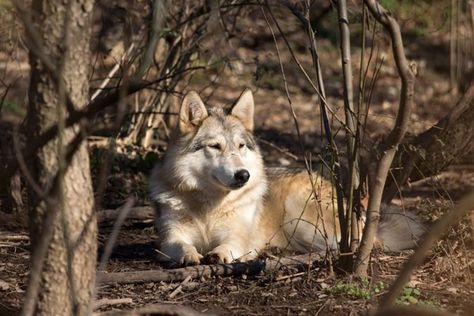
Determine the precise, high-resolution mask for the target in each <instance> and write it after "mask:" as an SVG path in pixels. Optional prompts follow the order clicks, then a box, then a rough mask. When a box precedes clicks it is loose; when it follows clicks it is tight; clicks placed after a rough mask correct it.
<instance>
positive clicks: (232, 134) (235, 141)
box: [162, 90, 264, 192]
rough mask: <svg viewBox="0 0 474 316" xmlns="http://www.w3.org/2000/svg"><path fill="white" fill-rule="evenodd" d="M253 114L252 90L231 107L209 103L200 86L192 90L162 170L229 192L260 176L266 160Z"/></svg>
mask: <svg viewBox="0 0 474 316" xmlns="http://www.w3.org/2000/svg"><path fill="white" fill-rule="evenodd" d="M253 114H254V101H253V96H252V92H251V91H250V90H246V91H244V92H243V93H242V95H241V96H240V98H239V100H238V101H237V102H236V103H235V105H234V106H232V107H231V108H230V109H229V110H224V109H223V108H206V106H205V105H204V103H203V101H202V100H201V98H200V97H199V95H198V94H197V93H196V92H194V91H191V92H189V93H188V94H186V96H185V97H184V99H183V103H182V105H181V109H180V112H179V122H178V126H177V130H176V131H175V137H174V139H173V141H171V143H170V145H169V147H168V151H167V154H166V158H165V162H164V164H163V167H162V170H163V171H165V172H168V174H170V175H171V176H172V177H173V178H174V179H173V180H174V182H176V181H177V183H175V185H177V188H179V189H183V190H202V191H214V192H215V191H223V192H225V191H231V190H237V189H240V188H242V187H244V186H246V185H247V186H248V185H250V184H251V183H252V182H255V181H258V180H260V179H259V178H261V177H263V176H264V175H263V163H262V158H261V156H260V153H259V150H258V147H257V145H256V143H255V140H254V139H253V135H252V131H253V127H254V122H253ZM166 169H167V170H166Z"/></svg>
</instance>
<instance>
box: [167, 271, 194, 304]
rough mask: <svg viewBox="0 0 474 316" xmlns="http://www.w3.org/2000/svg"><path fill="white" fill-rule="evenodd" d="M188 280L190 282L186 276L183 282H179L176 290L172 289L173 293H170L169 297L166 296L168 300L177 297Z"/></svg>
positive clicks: (189, 277)
mask: <svg viewBox="0 0 474 316" xmlns="http://www.w3.org/2000/svg"><path fill="white" fill-rule="evenodd" d="M190 280H191V276H190V275H188V276H187V277H186V278H185V279H184V280H183V282H181V283H180V284H179V285H178V286H177V287H176V289H174V291H173V292H171V293H170V295H168V297H169V298H173V297H175V296H176V295H178V294H179V293H180V292H181V291H182V290H183V286H184V285H186V283H188V282H189V281H190Z"/></svg>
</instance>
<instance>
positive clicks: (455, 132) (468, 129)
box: [384, 85, 474, 202]
mask: <svg viewBox="0 0 474 316" xmlns="http://www.w3.org/2000/svg"><path fill="white" fill-rule="evenodd" d="M473 122H474V85H471V87H470V88H469V89H468V90H467V91H466V93H465V94H464V95H463V97H462V98H461V99H460V100H459V102H458V103H457V104H456V106H455V107H454V109H453V110H452V111H451V112H450V113H449V114H448V115H447V116H445V117H444V118H442V119H441V120H440V121H439V122H438V123H437V124H435V125H434V126H433V127H431V128H430V129H428V130H427V131H425V132H423V133H421V134H419V135H418V136H415V137H414V138H412V139H410V140H407V141H405V142H404V143H403V145H402V146H400V149H399V150H398V152H397V155H396V157H395V160H394V164H393V165H392V173H393V175H394V178H395V179H396V184H395V183H394V182H393V178H389V180H390V182H389V183H388V185H387V186H386V188H385V192H384V201H386V202H388V201H390V200H392V198H393V197H394V196H395V195H396V194H397V193H398V188H399V187H401V186H403V185H404V184H405V183H406V182H407V181H408V180H410V181H417V180H420V179H423V178H427V177H430V176H434V175H436V174H438V173H439V172H441V171H443V170H444V169H445V168H447V167H448V166H449V165H450V164H451V163H453V161H454V160H456V159H458V158H461V157H462V156H463V155H465V154H468V153H469V152H471V151H472V150H474V124H473Z"/></svg>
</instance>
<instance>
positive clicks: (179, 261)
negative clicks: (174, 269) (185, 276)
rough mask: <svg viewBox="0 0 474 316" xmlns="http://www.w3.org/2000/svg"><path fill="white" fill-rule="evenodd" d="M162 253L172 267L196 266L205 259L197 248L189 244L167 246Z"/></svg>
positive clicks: (163, 247)
mask: <svg viewBox="0 0 474 316" xmlns="http://www.w3.org/2000/svg"><path fill="white" fill-rule="evenodd" d="M161 252H162V253H163V257H165V259H164V261H168V264H169V265H170V266H177V265H179V266H182V265H196V264H199V263H200V262H201V259H202V258H203V256H202V255H201V254H200V253H199V252H198V251H197V250H196V247H194V246H192V245H188V244H165V245H163V246H162V248H161Z"/></svg>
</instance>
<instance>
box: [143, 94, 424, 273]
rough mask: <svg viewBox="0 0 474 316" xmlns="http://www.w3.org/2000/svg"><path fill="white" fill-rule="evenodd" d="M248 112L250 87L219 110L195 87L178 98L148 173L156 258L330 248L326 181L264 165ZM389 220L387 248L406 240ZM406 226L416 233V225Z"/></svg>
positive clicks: (330, 193) (333, 220) (221, 258)
mask: <svg viewBox="0 0 474 316" xmlns="http://www.w3.org/2000/svg"><path fill="white" fill-rule="evenodd" d="M253 113H254V104H253V97H252V94H251V92H250V90H247V91H245V92H244V93H243V94H242V96H241V97H240V99H239V100H238V101H237V103H236V105H234V106H233V107H232V108H231V109H230V110H229V111H227V112H226V111H225V110H224V109H222V108H206V107H205V105H204V104H203V102H202V101H201V99H200V97H199V95H198V94H197V93H195V92H190V93H188V94H187V95H186V97H185V98H184V100H183V104H182V106H181V109H180V117H179V123H178V126H177V128H176V130H175V134H174V136H173V139H172V140H171V142H170V144H169V147H168V150H167V153H166V155H165V158H164V160H163V162H162V163H161V164H160V165H158V166H157V167H156V168H155V169H154V171H153V173H152V175H151V179H150V193H151V198H152V200H153V201H154V202H155V203H156V205H157V217H156V226H157V229H158V235H159V238H160V241H159V248H160V252H161V253H162V259H164V260H168V261H171V262H174V263H177V264H197V263H199V262H201V261H202V259H203V258H204V256H206V258H207V260H208V261H211V262H225V263H227V262H232V261H234V260H241V261H245V260H250V259H253V258H255V257H256V256H257V255H258V254H259V253H260V252H261V251H262V250H263V249H264V248H266V247H269V246H270V247H278V248H280V249H286V250H291V251H299V252H308V251H314V252H318V253H324V252H325V251H326V250H327V249H335V248H337V242H338V240H339V223H338V220H337V216H336V211H335V210H336V201H335V199H334V197H335V192H334V189H333V186H332V185H331V183H330V182H329V181H328V180H326V179H325V178H323V177H322V176H320V175H319V174H317V173H315V174H312V175H311V177H310V175H309V174H308V173H307V172H306V171H298V172H292V171H290V170H285V169H268V170H265V169H264V165H263V160H262V157H261V155H260V151H259V149H258V146H257V145H256V143H255V141H254V140H253V137H252V129H253V125H254V124H253ZM243 171H245V172H246V173H245V172H244V173H242V172H243ZM246 175H248V176H249V177H247V176H246ZM242 177H244V178H245V179H244V180H242ZM393 216H395V215H390V216H389V217H390V220H391V221H392V220H393V219H394V218H393ZM394 222H396V223H397V229H396V230H395V231H394V233H391V234H389V239H390V240H389V241H388V243H389V244H390V247H392V250H398V248H401V247H409V246H410V245H412V244H413V240H412V239H410V240H407V239H406V238H400V240H403V239H404V241H402V242H401V243H399V242H398V241H397V235H401V234H403V233H404V232H403V230H404V229H406V227H407V225H405V224H404V221H400V220H399V219H396V220H395V221H394ZM384 225H385V226H386V228H390V225H387V224H382V226H381V227H382V228H384V227H385V226H384ZM411 227H412V228H413V232H414V233H413V235H414V236H415V237H417V236H419V234H420V231H421V229H420V227H421V226H419V224H417V225H412V226H411ZM381 233H383V232H381ZM405 237H406V236H405ZM397 244H399V245H401V247H397Z"/></svg>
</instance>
